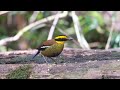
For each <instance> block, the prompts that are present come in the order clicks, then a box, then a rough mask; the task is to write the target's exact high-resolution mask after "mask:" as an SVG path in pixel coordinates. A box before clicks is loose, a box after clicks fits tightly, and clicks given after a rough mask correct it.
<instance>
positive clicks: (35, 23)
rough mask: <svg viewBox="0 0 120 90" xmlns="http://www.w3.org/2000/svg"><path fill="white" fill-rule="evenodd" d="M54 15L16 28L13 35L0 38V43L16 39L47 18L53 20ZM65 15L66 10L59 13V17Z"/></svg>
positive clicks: (3, 43)
mask: <svg viewBox="0 0 120 90" xmlns="http://www.w3.org/2000/svg"><path fill="white" fill-rule="evenodd" d="M55 16H56V15H52V16H49V17H47V18H44V19H42V20H39V21H36V22H34V23H31V24H29V25H28V26H26V27H24V28H23V29H21V30H18V31H19V32H18V33H17V34H16V35H15V36H13V37H8V38H5V39H2V40H0V45H5V44H6V43H8V42H12V41H16V40H18V39H19V38H20V37H21V36H22V35H23V34H24V33H25V32H27V31H28V30H30V29H32V28H33V27H35V26H38V25H40V24H42V23H45V22H47V21H48V20H49V21H52V20H54V19H55ZM66 16H67V13H66V12H64V13H60V14H59V17H60V18H63V17H66ZM47 19H48V20H47Z"/></svg>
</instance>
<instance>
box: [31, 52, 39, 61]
mask: <svg viewBox="0 0 120 90" xmlns="http://www.w3.org/2000/svg"><path fill="white" fill-rule="evenodd" d="M39 53H40V50H38V51H37V53H36V54H35V55H34V56H33V57H32V59H33V58H34V57H35V56H37V55H38V54H39Z"/></svg>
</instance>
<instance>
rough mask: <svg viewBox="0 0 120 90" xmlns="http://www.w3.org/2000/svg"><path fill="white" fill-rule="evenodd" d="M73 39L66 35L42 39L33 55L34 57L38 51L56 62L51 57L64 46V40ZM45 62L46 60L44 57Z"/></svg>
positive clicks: (57, 53)
mask: <svg viewBox="0 0 120 90" xmlns="http://www.w3.org/2000/svg"><path fill="white" fill-rule="evenodd" d="M68 40H73V39H72V38H69V37H68V36H67V35H58V36H56V37H55V38H54V39H51V40H47V41H44V42H43V43H42V44H41V45H40V46H39V47H38V48H37V52H36V54H35V55H34V56H33V58H32V59H34V58H35V57H36V56H37V55H38V54H39V53H40V54H41V55H42V56H43V57H44V59H45V57H48V58H51V59H52V60H53V61H54V62H55V63H57V62H56V61H55V60H54V59H53V58H52V57H56V56H58V55H59V54H60V53H61V52H62V51H63V48H64V43H65V41H68ZM45 61H46V63H48V62H47V60H46V59H45Z"/></svg>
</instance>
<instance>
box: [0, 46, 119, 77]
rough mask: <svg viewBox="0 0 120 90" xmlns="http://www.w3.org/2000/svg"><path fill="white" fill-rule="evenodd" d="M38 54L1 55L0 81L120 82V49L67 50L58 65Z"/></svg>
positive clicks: (27, 51) (15, 53)
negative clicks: (86, 80)
mask: <svg viewBox="0 0 120 90" xmlns="http://www.w3.org/2000/svg"><path fill="white" fill-rule="evenodd" d="M35 53H36V50H24V51H23V50H21V51H10V52H1V53H0V79H120V49H111V50H82V49H71V48H65V49H64V50H63V52H62V53H61V55H60V56H58V57H55V58H54V59H55V60H56V62H57V64H55V63H54V62H53V61H52V60H51V59H49V58H47V61H48V63H46V62H45V60H44V58H43V57H41V56H40V55H38V56H36V57H35V58H34V59H33V60H32V57H33V55H34V54H35Z"/></svg>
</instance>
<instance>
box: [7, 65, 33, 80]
mask: <svg viewBox="0 0 120 90" xmlns="http://www.w3.org/2000/svg"><path fill="white" fill-rule="evenodd" d="M30 73H31V66H30V65H27V66H25V65H24V66H20V67H19V68H17V69H16V70H14V71H11V72H10V73H9V74H8V75H7V76H6V78H7V79H28V78H29V76H30Z"/></svg>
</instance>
